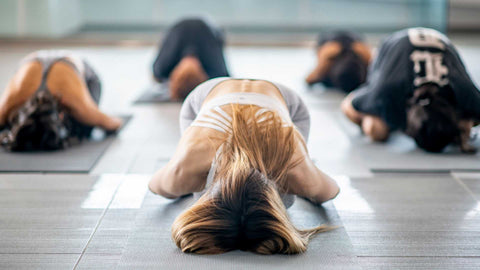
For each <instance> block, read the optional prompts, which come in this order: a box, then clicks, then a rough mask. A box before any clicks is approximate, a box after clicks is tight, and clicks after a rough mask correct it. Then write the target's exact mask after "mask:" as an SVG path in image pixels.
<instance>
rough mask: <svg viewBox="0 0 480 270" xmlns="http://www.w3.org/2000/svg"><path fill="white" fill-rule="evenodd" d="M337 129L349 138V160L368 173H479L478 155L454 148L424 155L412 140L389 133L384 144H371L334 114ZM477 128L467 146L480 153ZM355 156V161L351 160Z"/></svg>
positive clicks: (350, 124)
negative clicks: (360, 164) (359, 163)
mask: <svg viewBox="0 0 480 270" xmlns="http://www.w3.org/2000/svg"><path fill="white" fill-rule="evenodd" d="M337 117H339V118H337V119H338V123H339V124H340V126H341V129H343V131H344V132H345V133H346V135H347V136H348V137H349V138H350V142H351V145H352V146H351V149H350V151H349V153H348V155H349V156H350V158H352V159H355V160H361V162H362V164H363V165H364V166H367V167H368V168H369V169H370V171H372V172H425V173H436V172H439V173H440V172H450V171H480V152H479V153H477V154H465V153H461V151H460V149H459V146H458V145H450V146H448V147H447V148H446V149H445V151H444V152H442V153H428V152H425V151H423V150H421V149H419V148H418V147H417V146H416V144H415V142H414V140H413V139H411V138H410V137H408V136H406V135H404V134H402V133H401V132H395V133H393V134H392V135H391V136H390V138H389V139H388V141H387V142H385V143H375V142H372V141H371V140H369V139H368V138H366V137H365V136H364V135H363V134H361V133H360V129H359V128H358V127H357V126H355V125H354V124H352V123H349V122H348V120H346V119H345V118H344V117H343V115H341V116H340V115H339V114H338V115H337ZM479 131H480V130H479V127H476V128H474V129H473V130H472V134H473V136H472V139H471V144H472V145H474V146H476V147H477V149H478V150H479V151H480V136H479ZM355 157H356V158H355Z"/></svg>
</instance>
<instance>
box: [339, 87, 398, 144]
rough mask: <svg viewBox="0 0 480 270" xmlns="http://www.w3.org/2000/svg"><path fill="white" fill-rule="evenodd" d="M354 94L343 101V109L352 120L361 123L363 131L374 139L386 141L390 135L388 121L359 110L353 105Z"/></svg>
mask: <svg viewBox="0 0 480 270" xmlns="http://www.w3.org/2000/svg"><path fill="white" fill-rule="evenodd" d="M353 94H354V92H352V93H350V94H349V95H348V96H347V97H345V99H344V100H343V101H342V104H341V109H342V111H343V113H344V114H345V115H346V116H347V118H348V119H350V121H352V122H353V123H355V124H357V125H359V126H360V127H361V129H362V131H363V132H364V133H365V135H367V136H368V137H370V138H371V139H372V140H374V141H385V140H387V139H388V137H389V135H390V130H389V128H388V125H387V123H385V121H383V119H381V118H380V117H378V116H375V115H370V114H365V113H362V112H359V111H357V110H356V109H355V108H354V107H353V105H352V100H353Z"/></svg>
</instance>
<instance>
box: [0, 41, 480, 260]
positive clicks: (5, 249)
mask: <svg viewBox="0 0 480 270" xmlns="http://www.w3.org/2000/svg"><path fill="white" fill-rule="evenodd" d="M453 41H454V43H455V40H453ZM460 43H461V45H460V46H459V51H460V53H461V55H462V56H463V59H464V60H465V63H466V65H467V68H468V70H469V71H470V73H471V74H472V75H473V77H474V78H475V79H476V82H480V80H479V79H480V64H479V63H480V61H479V60H480V42H478V40H472V41H469V40H462V41H461V42H460ZM45 48H55V49H60V48H61V49H68V50H72V51H74V52H75V53H77V54H79V55H81V56H84V57H85V58H86V59H87V60H88V61H89V62H90V63H91V64H92V66H93V67H94V68H95V69H96V70H97V71H98V73H99V74H100V77H101V79H102V81H103V96H102V100H101V104H100V106H101V108H102V109H103V110H104V111H106V112H108V113H111V114H125V113H130V114H133V116H134V117H133V119H132V120H131V121H130V122H129V123H128V125H127V126H126V127H125V128H124V129H123V130H122V131H121V132H120V134H118V136H117V137H116V139H115V140H114V142H113V143H112V144H111V145H110V147H109V148H108V150H107V151H106V152H105V153H104V154H103V156H102V157H101V159H100V160H99V161H98V162H97V163H96V165H95V167H94V168H93V170H91V171H90V173H89V174H78V173H77V174H44V173H42V174H36V173H28V174H21V173H20V174H18V173H14V174H13V173H4V174H0V243H1V244H0V269H118V268H122V269H145V268H156V269H159V268H165V269H168V268H182V267H181V266H185V265H186V264H185V263H184V262H181V261H182V260H184V261H187V260H191V259H192V258H196V259H195V260H200V259H198V257H188V256H187V255H184V254H181V253H180V252H179V251H178V250H176V249H175V246H174V245H173V243H170V242H171V240H170V239H168V237H167V238H165V239H163V240H165V241H167V242H169V243H170V244H169V245H166V246H164V247H163V248H164V250H161V249H162V246H159V245H155V243H152V242H154V241H157V240H158V239H155V233H156V232H159V231H161V232H162V233H163V235H166V236H169V230H170V228H169V224H171V218H172V217H171V216H168V219H163V218H162V215H168V214H171V213H170V212H169V208H168V207H170V206H169V205H174V206H173V207H177V208H179V207H180V208H181V207H185V205H186V203H184V202H182V201H180V202H179V201H170V200H167V199H164V198H161V197H158V196H154V195H152V194H151V193H150V192H149V191H148V190H147V182H148V180H149V178H150V177H151V175H152V174H153V173H154V172H155V171H156V170H157V169H159V168H160V167H161V166H162V164H165V162H167V161H168V158H169V157H170V156H171V155H172V153H173V152H174V150H175V146H176V144H177V142H178V140H179V138H180V132H179V127H178V113H179V110H180V106H181V104H179V103H163V104H142V105H134V104H133V101H134V100H135V98H136V97H137V96H139V95H140V94H141V92H142V91H143V90H144V89H145V88H146V87H148V85H149V84H150V83H151V80H152V79H151V75H150V74H151V72H150V66H151V61H152V60H153V57H154V54H155V50H156V48H155V47H154V46H133V45H129V44H126V45H124V46H65V45H55V44H53V46H52V45H50V44H49V45H48V47H47V45H38V46H32V45H29V46H27V45H22V44H12V43H10V44H3V45H0V85H1V86H2V87H3V86H5V85H6V83H7V81H8V79H9V78H10V77H11V76H12V75H13V73H14V72H15V69H16V67H17V65H18V61H19V60H20V59H21V58H22V57H23V56H24V55H26V54H27V53H29V52H31V51H34V50H37V49H45ZM313 56H314V53H313V50H312V49H311V48H307V47H245V46H241V47H227V49H226V58H227V60H228V66H229V68H230V71H231V73H232V74H233V75H234V76H235V77H243V78H262V79H267V80H273V81H277V82H280V83H282V84H284V85H287V86H289V87H290V88H292V89H294V90H295V91H297V92H298V93H299V94H300V95H301V96H302V97H303V98H304V100H305V102H306V103H307V105H308V107H309V109H310V111H311V116H312V127H311V133H310V141H309V144H308V146H309V149H310V153H311V155H312V157H313V158H314V159H315V160H316V162H317V165H318V166H319V167H320V169H322V170H324V171H325V172H327V173H329V174H330V175H332V176H333V177H334V178H335V179H336V180H337V181H338V182H339V184H340V186H341V194H340V195H339V196H338V198H336V199H335V200H334V201H333V202H332V203H329V204H327V206H326V208H325V209H326V210H327V211H326V212H327V215H330V216H334V219H335V218H336V219H338V220H336V221H335V222H334V223H335V224H337V225H342V224H343V225H342V227H341V228H339V229H337V230H339V231H340V232H345V233H344V234H342V233H336V234H329V233H325V236H322V235H320V236H318V238H315V239H314V240H312V244H311V246H310V249H309V251H308V253H309V254H310V256H312V255H313V257H315V256H317V255H318V256H317V257H321V255H322V254H324V253H328V254H332V256H331V258H330V261H329V262H330V264H328V265H327V264H325V265H322V263H326V262H324V261H318V262H317V263H315V258H313V259H312V258H310V257H308V258H307V257H305V258H306V260H307V259H308V260H307V262H305V263H303V264H299V265H301V266H302V268H307V269H308V268H309V269H320V268H326V269H331V268H335V269H479V268H480V162H479V161H480V158H479V156H478V155H475V156H470V157H464V156H462V155H457V154H455V155H451V154H443V155H444V156H442V155H441V156H439V155H426V154H423V153H420V152H418V151H415V150H412V151H411V149H410V148H409V147H410V146H409V145H411V142H406V143H400V144H398V145H395V142H393V143H389V144H387V145H380V144H374V143H370V142H368V141H367V140H366V139H364V138H362V137H361V134H360V133H359V131H358V129H356V128H355V127H354V126H352V125H350V123H348V122H347V121H346V119H344V118H343V116H342V115H341V114H340V112H339V109H338V105H339V103H340V101H341V99H342V97H343V94H341V93H339V92H335V91H325V89H323V88H322V87H320V86H316V87H314V88H313V89H307V88H306V86H305V85H304V83H303V78H304V76H305V75H306V74H307V73H308V71H309V70H310V69H311V68H312V67H313V66H314V64H315V63H314V57H313ZM0 91H3V89H2V90H0ZM404 147H406V148H404ZM410 169H411V170H410ZM187 200H188V199H187ZM299 203H301V200H299ZM302 207H303V206H302ZM305 207H310V206H305ZM309 209H310V210H311V208H309ZM295 211H296V210H295ZM311 211H313V210H311ZM329 211H330V212H329ZM332 211H333V212H332ZM335 211H336V213H335ZM309 213H310V212H309ZM310 214H311V213H310ZM301 215H302V213H298V211H297V212H294V213H293V217H294V218H295V217H297V216H300V217H299V218H302V217H301ZM173 218H174V217H173ZM304 218H305V217H304ZM337 237H338V238H337ZM157 238H159V237H157ZM158 241H160V240H158ZM324 243H325V244H324ZM332 243H334V244H332ZM330 246H332V247H334V249H335V250H334V251H332V250H329V248H325V247H330ZM157 247H158V248H157ZM329 252H332V253H329ZM169 254H174V256H172V257H170V258H169V257H168V256H166V255H169ZM233 254H234V255H233V256H231V257H234V256H238V257H239V258H240V257H242V256H244V255H243V254H242V253H233ZM301 256H302V255H300V257H299V256H282V257H273V258H279V259H278V260H279V261H281V262H282V265H276V266H275V268H287V267H286V266H287V265H288V263H286V261H288V260H290V258H291V260H294V261H297V263H298V262H299V261H300V260H302V257H301ZM159 258H164V259H159ZM201 258H205V257H201ZM207 258H209V259H205V260H206V261H200V262H199V265H200V267H199V266H198V265H197V268H203V267H202V265H204V267H205V268H207V267H208V269H214V268H225V265H226V264H225V261H221V260H215V259H212V258H215V256H213V257H211V256H207ZM247 258H248V257H247ZM254 258H256V259H255V262H256V263H258V264H256V265H254V266H253V268H254V269H255V268H262V269H266V268H268V267H269V266H270V265H267V264H265V262H268V260H272V259H269V258H268V256H260V257H254ZM338 258H342V259H341V260H340V259H338ZM344 259H345V260H344ZM208 260H211V261H210V262H209V261H208ZM243 260H245V257H243ZM275 260H277V259H275ZM337 262H338V263H337ZM209 263H210V265H209ZM243 263H245V262H243ZM262 263H263V264H262ZM283 263H285V264H283ZM274 265H275V264H272V265H271V266H270V267H272V268H273V266H274ZM229 266H232V265H229ZM260 266H261V267H260ZM251 268H252V267H251ZM289 268H291V265H290V267H289Z"/></svg>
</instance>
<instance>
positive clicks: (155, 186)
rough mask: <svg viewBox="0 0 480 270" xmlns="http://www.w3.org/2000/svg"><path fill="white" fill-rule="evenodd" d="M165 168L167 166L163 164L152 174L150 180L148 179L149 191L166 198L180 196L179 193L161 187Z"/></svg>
mask: <svg viewBox="0 0 480 270" xmlns="http://www.w3.org/2000/svg"><path fill="white" fill-rule="evenodd" d="M167 166H168V165H167ZM167 169H168V168H167V167H166V166H165V167H163V168H162V169H160V170H159V171H157V172H156V173H155V174H154V175H153V177H152V180H150V183H148V188H149V189H150V191H151V192H153V193H155V194H158V195H160V196H163V197H165V198H168V199H175V198H178V197H180V196H181V195H176V194H172V192H168V191H166V190H165V188H164V187H163V182H162V179H164V177H165V176H164V174H165V171H166V170H167Z"/></svg>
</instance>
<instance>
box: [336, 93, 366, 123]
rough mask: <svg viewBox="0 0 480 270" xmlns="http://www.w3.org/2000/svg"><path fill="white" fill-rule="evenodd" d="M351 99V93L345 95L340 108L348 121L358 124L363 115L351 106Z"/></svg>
mask: <svg viewBox="0 0 480 270" xmlns="http://www.w3.org/2000/svg"><path fill="white" fill-rule="evenodd" d="M352 100H353V93H351V94H349V95H348V96H347V97H345V99H344V100H343V101H342V104H341V109H342V112H343V113H344V114H345V116H347V118H348V119H350V121H352V122H353V123H355V124H357V125H359V126H360V125H361V124H362V120H363V117H364V116H365V115H364V114H363V113H361V112H359V111H357V110H356V109H355V108H354V107H353V104H352Z"/></svg>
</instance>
